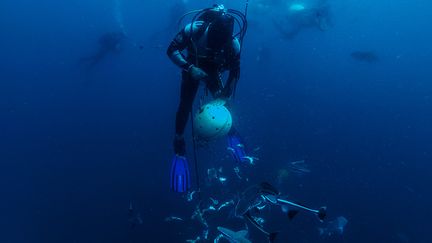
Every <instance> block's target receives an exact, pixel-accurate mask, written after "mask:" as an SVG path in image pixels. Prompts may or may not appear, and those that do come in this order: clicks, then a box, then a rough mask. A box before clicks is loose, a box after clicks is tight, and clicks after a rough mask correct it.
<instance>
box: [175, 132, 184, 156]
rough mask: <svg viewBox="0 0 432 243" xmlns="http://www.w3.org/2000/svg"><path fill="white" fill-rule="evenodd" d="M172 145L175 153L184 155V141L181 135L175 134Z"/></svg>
mask: <svg viewBox="0 0 432 243" xmlns="http://www.w3.org/2000/svg"><path fill="white" fill-rule="evenodd" d="M173 145H174V153H175V154H177V155H180V156H184V155H185V154H186V143H185V140H184V137H183V136H182V135H178V134H176V135H175V137H174V142H173Z"/></svg>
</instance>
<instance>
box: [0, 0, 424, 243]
mask: <svg viewBox="0 0 432 243" xmlns="http://www.w3.org/2000/svg"><path fill="white" fill-rule="evenodd" d="M174 2H175V1H173V0H172V1H163V2H162V1H156V0H152V1H150V0H149V1H139V0H129V1H125V0H118V1H115V0H113V1H111V0H110V1H101V0H87V1H53V0H42V1H30V0H14V1H12V0H3V1H1V2H0V30H1V32H2V33H1V35H0V125H1V126H0V195H1V201H0V211H1V217H0V242H11V243H21V242H22V243H39V242H41V243H42V242H43V243H47V242H71V243H74V242H76V243H82V242H101V243H102V242H103V243H106V242H184V241H185V240H186V239H194V238H195V237H196V236H197V235H199V234H201V232H202V226H201V225H200V224H199V223H198V222H196V221H194V220H191V219H190V216H191V214H192V212H193V210H194V208H195V205H196V202H187V201H186V200H185V199H184V197H182V196H180V195H177V194H175V193H173V192H170V190H169V178H168V175H169V169H170V159H171V156H172V148H171V144H172V138H173V133H174V118H175V112H176V108H177V103H178V100H179V88H180V75H179V70H178V68H176V67H175V66H174V65H173V64H172V63H171V62H170V61H169V59H168V58H167V56H166V54H165V51H166V47H167V45H168V44H169V42H170V40H171V39H172V37H173V35H174V33H175V29H176V28H175V26H174V27H173V25H175V19H176V18H177V17H178V15H180V14H181V13H177V12H176V11H175V10H176V9H174V10H173V9H172V6H173V5H174ZM212 2H213V1H194V0H190V1H189V2H188V3H187V4H186V9H187V10H189V9H195V8H202V7H207V6H209V4H210V3H212ZM328 3H329V4H330V5H331V9H332V22H333V24H332V26H331V27H330V28H329V29H328V30H326V31H324V32H323V31H319V30H316V29H313V28H305V29H304V30H302V31H301V32H300V33H298V35H297V36H295V38H292V39H284V38H282V36H281V34H280V33H279V32H277V30H276V29H275V28H274V26H273V24H272V20H271V18H270V17H269V15H265V14H261V13H259V12H258V11H254V8H257V4H258V3H257V2H256V1H255V0H249V10H250V14H249V16H248V18H249V22H250V27H249V30H248V33H247V35H246V37H245V43H244V46H243V52H242V64H241V66H242V73H241V80H240V82H239V84H238V88H237V93H236V97H235V100H234V106H233V110H232V111H233V116H234V122H235V124H236V126H237V127H238V130H239V131H240V132H241V133H242V135H243V137H244V138H245V140H246V143H247V144H248V145H249V146H250V147H251V148H258V147H259V148H260V149H259V150H257V151H256V152H255V155H256V156H257V157H259V161H257V163H256V165H255V166H254V167H253V168H251V169H250V171H248V173H249V177H250V178H251V181H250V183H251V184H253V183H258V182H261V181H268V182H270V183H276V180H275V178H276V177H277V175H278V171H280V170H281V169H284V167H285V166H286V164H287V163H288V162H290V161H295V160H305V161H306V162H307V163H308V165H309V168H310V169H311V173H309V174H307V175H304V176H302V177H296V176H290V177H289V178H287V179H286V181H284V182H283V183H282V184H281V185H280V188H279V189H280V190H281V191H282V192H283V193H284V194H287V195H289V196H290V197H291V198H293V199H295V201H298V202H303V203H305V204H308V205H310V206H313V207H319V206H321V205H326V206H327V207H328V210H329V215H328V216H329V219H332V218H336V217H338V216H341V215H343V216H344V217H346V218H347V219H348V224H347V226H346V228H345V231H344V233H343V235H338V236H334V237H329V238H322V237H320V236H319V234H318V230H317V228H318V227H320V223H319V222H318V221H317V220H316V219H315V218H313V217H310V215H307V214H301V215H299V216H298V217H297V218H295V219H294V220H293V221H289V220H287V218H285V217H284V216H283V214H282V212H281V211H280V210H276V209H272V210H271V211H269V212H266V217H267V216H268V217H267V218H266V219H267V220H268V227H270V228H272V229H274V230H279V231H281V233H280V236H279V237H278V240H279V241H276V242H401V243H405V242H431V237H430V234H429V232H428V231H429V225H430V216H431V215H432V210H431V209H430V205H432V196H431V194H430V185H432V184H431V183H432V181H431V169H432V168H431V165H430V162H431V161H432V140H431V137H432V126H431V124H432V95H431V94H432V85H431V84H430V82H431V80H432V69H431V68H430V64H431V63H432V46H431V44H430V43H432V29H431V28H430V23H432V17H431V15H430V12H431V10H432V3H430V1H426V0H415V1H405V0H392V1H390V0H381V1H372V0H363V1H359V0H345V1H342V0H328ZM254 4H255V5H254ZM226 6H227V7H230V8H236V9H239V10H241V11H243V10H244V2H243V1H239V0H237V1H235V2H234V3H232V2H231V1H229V2H228V1H226ZM179 10H181V9H179ZM178 12H183V10H181V11H178ZM120 29H121V30H122V31H124V32H125V33H126V35H127V40H126V41H125V43H123V47H122V51H121V52H118V53H113V54H112V55H108V56H107V57H105V58H104V59H103V60H102V61H101V62H100V63H98V65H96V66H95V67H94V68H93V69H92V70H91V71H84V70H83V68H82V67H81V66H80V65H78V64H77V63H78V60H79V59H80V58H82V57H83V56H87V55H89V54H91V53H92V52H94V50H95V49H97V48H98V44H97V43H98V39H99V37H100V36H101V35H102V34H103V33H106V32H109V31H119V30H120ZM140 47H141V48H140ZM354 51H373V52H374V53H376V55H377V56H378V57H379V59H378V60H377V61H376V62H373V63H368V62H363V61H361V60H360V61H359V60H355V59H353V58H352V57H351V56H350V54H351V53H352V52H354ZM187 133H188V134H190V129H189V128H188V130H187ZM187 138H188V139H189V135H188V136H187ZM191 149H192V146H191V141H190V139H189V140H188V153H189V154H191V151H192V150H191ZM197 152H198V159H199V166H200V167H199V168H200V171H199V174H200V175H201V181H202V183H201V184H202V185H203V188H202V190H203V197H208V196H212V197H216V198H224V197H228V194H227V193H226V191H233V190H235V189H236V188H235V187H234V186H233V187H231V186H230V184H227V185H225V186H222V185H220V186H219V187H218V186H213V187H211V188H207V187H206V186H205V183H204V180H205V175H206V169H207V168H210V167H219V166H223V167H224V168H225V170H226V171H231V170H232V167H233V165H232V164H230V162H232V161H230V160H229V155H228V154H227V151H226V150H225V148H224V141H217V142H215V143H214V144H211V145H209V146H208V147H205V148H200V149H198V151H197ZM191 167H192V166H191ZM229 180H230V181H231V180H232V181H234V180H235V177H233V175H229ZM194 182H195V178H194ZM130 202H132V203H133V205H134V211H135V212H139V214H140V216H141V218H142V220H143V222H142V224H138V225H136V227H134V228H131V227H130V221H129V219H130V217H129V216H128V208H129V204H130ZM170 215H176V216H181V217H182V218H184V219H185V221H184V222H181V223H176V222H173V223H172V222H165V221H164V219H165V218H166V217H167V216H170ZM208 221H209V224H210V238H211V240H212V239H214V237H215V236H216V235H217V232H216V227H217V226H224V227H227V228H231V229H233V230H241V229H244V227H245V226H244V223H243V222H242V221H241V220H239V219H234V218H232V216H230V215H229V210H227V212H226V213H225V214H212V215H211V216H209V218H208ZM249 238H250V239H251V240H252V242H266V241H265V237H264V236H263V235H262V234H261V233H260V232H259V231H258V230H256V229H255V228H253V227H252V226H249ZM209 242H210V241H209ZM211 242H212V241H211Z"/></svg>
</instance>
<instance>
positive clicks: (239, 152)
mask: <svg viewBox="0 0 432 243" xmlns="http://www.w3.org/2000/svg"><path fill="white" fill-rule="evenodd" d="M228 150H229V151H230V152H231V154H232V156H233V158H234V160H235V161H236V162H237V163H241V162H247V163H250V164H252V163H253V161H252V158H251V157H249V156H247V155H246V152H245V147H244V144H243V142H242V140H241V138H240V135H239V134H238V133H237V132H236V131H234V132H230V133H229V134H228Z"/></svg>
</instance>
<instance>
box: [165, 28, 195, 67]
mask: <svg viewBox="0 0 432 243" xmlns="http://www.w3.org/2000/svg"><path fill="white" fill-rule="evenodd" d="M188 41H189V38H188V37H187V36H186V33H185V30H182V31H180V32H179V33H178V34H177V35H176V37H175V38H174V40H173V41H171V43H170V45H169V46H168V49H167V55H168V57H169V58H170V59H171V61H172V62H173V63H174V64H175V65H177V66H178V67H180V68H182V69H188V67H189V66H190V64H189V63H188V62H187V61H186V59H185V57H184V55H183V54H182V51H183V50H184V49H185V48H186V47H187V46H188Z"/></svg>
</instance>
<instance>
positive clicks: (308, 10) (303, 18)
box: [273, 0, 331, 39]
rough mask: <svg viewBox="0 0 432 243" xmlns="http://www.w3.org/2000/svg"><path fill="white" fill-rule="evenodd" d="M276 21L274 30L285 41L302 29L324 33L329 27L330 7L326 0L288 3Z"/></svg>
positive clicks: (274, 21)
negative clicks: (317, 30)
mask: <svg viewBox="0 0 432 243" xmlns="http://www.w3.org/2000/svg"><path fill="white" fill-rule="evenodd" d="M285 4H287V5H286V6H284V7H283V8H282V9H283V12H282V13H281V16H280V17H279V18H278V19H274V20H273V24H274V26H275V28H276V29H277V30H278V31H279V32H280V33H281V34H282V35H283V36H284V37H285V38H287V39H291V38H293V37H295V36H296V35H297V34H298V33H299V32H300V31H301V30H302V29H304V28H317V29H319V30H320V31H326V30H328V29H329V28H330V26H331V19H330V17H331V16H330V14H331V13H330V6H329V5H328V3H327V0H309V1H304V2H303V3H301V2H297V1H296V2H288V3H285Z"/></svg>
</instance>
